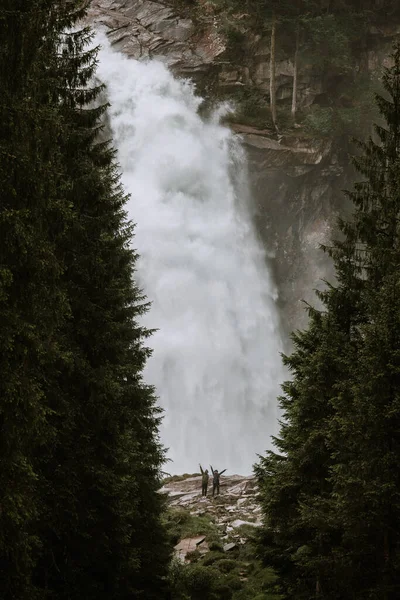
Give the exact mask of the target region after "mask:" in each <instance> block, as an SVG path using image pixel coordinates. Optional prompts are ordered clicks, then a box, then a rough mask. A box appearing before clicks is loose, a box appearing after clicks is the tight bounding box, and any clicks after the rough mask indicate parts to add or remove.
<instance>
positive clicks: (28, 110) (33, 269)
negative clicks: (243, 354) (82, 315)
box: [0, 0, 70, 600]
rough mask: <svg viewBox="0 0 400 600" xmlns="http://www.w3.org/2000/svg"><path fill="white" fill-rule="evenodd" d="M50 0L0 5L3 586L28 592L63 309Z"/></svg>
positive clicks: (65, 217)
mask: <svg viewBox="0 0 400 600" xmlns="http://www.w3.org/2000/svg"><path fill="white" fill-rule="evenodd" d="M48 21H49V3H48V2H41V1H39V0H38V1H32V2H22V1H18V0H4V1H3V2H2V4H1V8H0V40H1V42H0V90H1V92H0V188H1V197H0V427H1V435H0V460H1V469H0V596H1V597H2V598H16V599H18V600H20V599H23V598H29V599H31V598H34V590H33V587H32V583H31V570H32V567H33V565H34V562H35V554H36V553H37V551H38V547H39V546H40V540H39V539H38V537H37V535H36V533H37V532H36V529H35V526H36V523H37V521H38V519H39V518H40V515H41V498H40V493H39V490H38V485H37V482H38V477H39V476H38V472H37V470H36V468H35V455H36V453H37V452H38V449H39V448H40V447H41V446H42V445H44V444H50V443H51V439H52V428H51V425H50V423H49V421H48V414H49V408H48V404H47V393H48V390H49V387H50V386H51V380H52V379H53V374H54V369H55V365H56V363H57V361H58V360H59V359H60V354H61V350H60V347H59V343H58V337H57V331H58V329H59V327H60V326H61V325H62V323H63V322H64V318H65V316H66V314H67V311H68V303H67V301H66V297H65V294H64V292H63V288H62V286H61V283H60V282H61V277H62V272H63V265H62V262H61V261H60V258H59V255H58V251H57V248H58V244H59V240H60V236H62V235H63V233H64V230H65V229H66V227H68V222H69V219H70V210H69V207H68V205H67V203H66V201H65V199H64V198H62V197H60V195H59V188H60V181H61V178H62V171H63V165H62V161H61V156H60V152H59V151H58V149H57V147H56V146H55V145H54V138H57V136H58V135H59V134H60V131H61V121H60V118H59V115H58V111H57V109H56V108H55V106H54V103H53V102H52V98H51V95H50V93H49V90H48V88H47V84H46V79H47V74H46V72H47V66H48V62H49V60H50V58H49V57H50V55H49V46H50V45H51V40H50V37H51V34H50V35H49V36H48V37H46V38H45V36H47V23H48Z"/></svg>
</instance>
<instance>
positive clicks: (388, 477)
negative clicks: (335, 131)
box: [257, 48, 400, 600]
mask: <svg viewBox="0 0 400 600" xmlns="http://www.w3.org/2000/svg"><path fill="white" fill-rule="evenodd" d="M393 58H394V66H393V67H392V68H391V69H388V70H386V73H385V76H384V86H385V89H386V92H387V94H388V96H389V98H388V99H384V98H382V97H378V106H379V108H380V110H381V112H382V114H383V116H384V117H385V119H386V121H387V129H383V128H380V127H377V134H378V136H379V138H380V140H381V144H380V145H377V144H375V143H374V142H372V140H370V141H369V142H368V143H366V144H360V146H361V149H362V150H363V151H364V156H363V157H361V158H359V159H357V160H356V165H357V167H358V169H359V171H360V172H361V173H362V174H363V175H364V176H365V177H366V181H365V182H362V183H359V184H357V185H356V186H355V191H354V192H352V193H350V194H349V196H350V198H351V199H352V200H353V202H354V205H355V213H354V217H353V219H352V220H351V221H349V222H343V221H341V222H340V228H341V230H342V233H343V239H342V240H341V241H336V242H334V244H333V246H332V247H331V248H330V249H328V251H329V253H330V254H331V256H332V257H333V260H334V264H335V267H336V277H337V284H336V286H328V288H327V290H326V291H325V292H323V293H322V294H321V299H322V300H323V303H324V305H325V309H324V312H323V314H318V313H317V312H316V311H314V310H313V311H311V319H310V327H309V329H308V330H307V331H306V332H303V333H302V334H298V335H296V336H295V337H294V343H295V352H294V353H293V355H292V356H291V357H289V358H287V359H286V362H287V364H288V366H289V367H290V368H291V370H292V372H293V381H292V382H289V383H287V384H285V387H284V391H285V394H286V395H285V396H284V397H283V399H282V400H281V405H282V408H283V410H284V418H285V421H284V422H283V424H282V428H281V435H280V437H279V438H278V439H277V440H276V444H277V446H278V449H279V450H280V451H281V453H282V454H280V455H279V454H275V453H270V454H269V456H267V457H264V458H263V459H261V461H260V463H259V465H258V467H257V475H258V478H259V482H260V486H261V490H262V501H263V506H264V514H265V529H264V532H263V543H262V544H261V547H262V549H263V551H264V554H265V556H266V559H267V560H270V561H271V557H272V558H273V557H274V556H275V566H276V568H277V569H278V571H279V572H280V573H281V575H282V577H283V579H284V581H286V590H287V593H288V597H289V598H296V599H298V598H303V597H304V598H310V597H320V598H324V599H332V600H334V599H339V598H343V599H347V598H349V599H350V598H351V599H361V598H363V599H364V598H370V599H378V598H384V599H387V600H392V599H394V598H397V597H398V595H399V592H400V589H399V585H400V584H399V583H398V582H399V580H400V578H399V568H400V561H399V545H400V510H399V509H400V502H399V492H398V490H399V484H400V482H399V469H398V457H399V447H400V446H399V435H400V411H399V408H400V406H399V396H400V377H399V376H400V363H399V360H400V336H399V333H400V317H399V315H400V306H399V303H400V296H399V285H400V282H399V277H400V276H399V261H400V243H399V233H400V231H399V222H400V221H399V213H400V195H399V191H398V190H399V189H400V188H399V183H400V181H399V177H400V175H399V173H400V169H399V166H400V157H399V151H400V141H399V140H400V137H399V132H400V48H397V49H396V51H395V54H394V56H393ZM307 416H308V419H307V418H306V417H307ZM313 580H314V584H313Z"/></svg>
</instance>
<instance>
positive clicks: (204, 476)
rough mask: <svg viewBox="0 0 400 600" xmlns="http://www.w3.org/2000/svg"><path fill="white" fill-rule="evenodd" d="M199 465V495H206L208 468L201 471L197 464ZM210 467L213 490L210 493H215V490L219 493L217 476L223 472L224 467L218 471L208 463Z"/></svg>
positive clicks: (201, 468)
mask: <svg viewBox="0 0 400 600" xmlns="http://www.w3.org/2000/svg"><path fill="white" fill-rule="evenodd" d="M199 467H200V471H201V495H202V496H207V488H208V479H209V477H208V469H206V470H205V471H203V467H202V466H201V465H200V464H199ZM210 469H211V472H212V474H213V490H212V495H213V496H214V495H215V492H217V494H219V478H220V476H221V475H222V473H225V471H226V469H224V470H223V471H221V472H218V469H215V471H214V469H213V468H212V466H211V465H210Z"/></svg>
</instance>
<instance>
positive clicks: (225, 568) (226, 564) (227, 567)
mask: <svg viewBox="0 0 400 600" xmlns="http://www.w3.org/2000/svg"><path fill="white" fill-rule="evenodd" d="M215 566H216V567H217V568H218V569H219V570H220V571H221V573H230V571H232V570H233V569H234V568H235V567H236V566H237V562H236V560H232V559H231V558H222V559H221V560H219V561H218V563H217V564H216V565H215Z"/></svg>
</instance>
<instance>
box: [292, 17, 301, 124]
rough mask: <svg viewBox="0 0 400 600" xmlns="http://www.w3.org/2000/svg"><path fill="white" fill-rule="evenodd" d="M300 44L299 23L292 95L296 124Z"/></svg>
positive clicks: (293, 114) (293, 116)
mask: <svg viewBox="0 0 400 600" xmlns="http://www.w3.org/2000/svg"><path fill="white" fill-rule="evenodd" d="M299 43H300V25H299V23H297V27H296V49H295V51H294V64H293V93H292V118H293V121H294V122H296V111H297V75H298V57H299Z"/></svg>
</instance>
